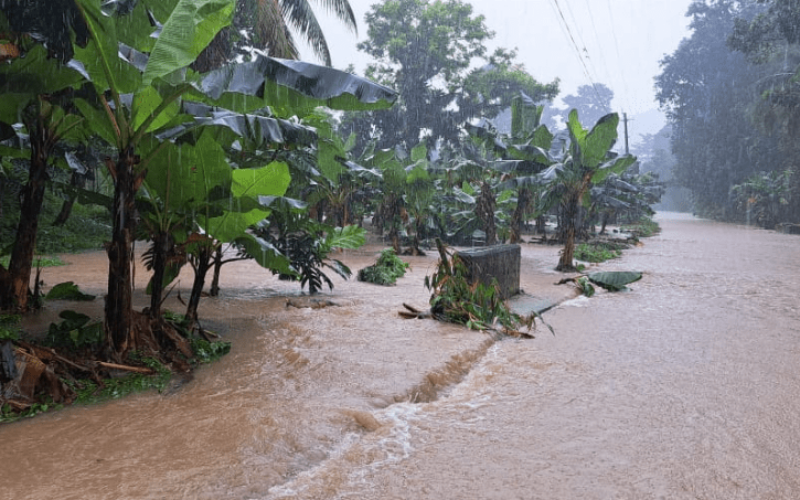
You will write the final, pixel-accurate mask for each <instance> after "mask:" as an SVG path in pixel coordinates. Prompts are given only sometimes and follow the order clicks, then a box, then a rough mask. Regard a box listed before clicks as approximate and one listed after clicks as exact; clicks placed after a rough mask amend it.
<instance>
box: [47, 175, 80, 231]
mask: <svg viewBox="0 0 800 500" xmlns="http://www.w3.org/2000/svg"><path fill="white" fill-rule="evenodd" d="M70 184H71V185H73V186H75V187H78V188H82V187H84V186H85V185H86V176H85V175H83V174H79V173H78V172H72V176H71V177H70ZM75 198H76V196H75V195H70V197H69V198H67V199H66V200H64V203H62V204H61V211H60V212H59V213H58V217H56V220H55V221H53V225H54V226H60V225H62V224H64V223H65V222H67V219H69V215H70V214H71V213H72V207H73V205H75Z"/></svg>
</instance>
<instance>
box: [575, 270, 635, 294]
mask: <svg viewBox="0 0 800 500" xmlns="http://www.w3.org/2000/svg"><path fill="white" fill-rule="evenodd" d="M588 277H589V281H591V282H592V283H594V284H595V285H597V286H600V287H603V288H605V289H606V290H608V291H610V292H618V291H620V290H624V289H625V286H626V285H629V284H631V283H633V282H635V281H639V280H640V279H642V273H638V272H634V271H605V272H599V273H592V274H590V275H589V276H588Z"/></svg>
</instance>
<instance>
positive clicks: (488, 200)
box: [475, 182, 497, 245]
mask: <svg viewBox="0 0 800 500" xmlns="http://www.w3.org/2000/svg"><path fill="white" fill-rule="evenodd" d="M476 201H477V202H476V204H475V215H476V216H477V218H478V220H480V221H481V224H482V226H483V231H484V232H485V233H486V244H487V245H494V244H496V243H497V226H496V225H495V222H494V211H495V207H496V205H497V202H496V200H495V196H494V192H493V191H492V187H491V186H490V185H489V183H488V182H484V183H483V184H482V185H481V193H480V196H478V199H477V200H476Z"/></svg>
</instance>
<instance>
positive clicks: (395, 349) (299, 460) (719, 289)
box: [0, 214, 800, 500]
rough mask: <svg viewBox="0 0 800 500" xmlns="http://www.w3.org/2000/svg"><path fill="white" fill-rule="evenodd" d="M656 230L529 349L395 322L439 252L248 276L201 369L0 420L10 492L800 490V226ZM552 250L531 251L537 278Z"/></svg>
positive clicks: (649, 493)
mask: <svg viewBox="0 0 800 500" xmlns="http://www.w3.org/2000/svg"><path fill="white" fill-rule="evenodd" d="M660 222H661V224H662V227H663V233H662V234H661V235H659V236H656V237H653V238H650V239H648V240H646V241H645V245H644V246H643V247H640V248H636V249H632V250H629V251H627V252H626V254H625V255H624V256H623V258H622V259H619V260H617V261H614V262H613V263H609V264H607V265H605V266H604V269H620V270H622V269H636V270H641V271H643V272H644V273H645V277H644V279H643V280H642V281H640V282H638V283H635V284H634V285H633V286H632V291H631V292H629V293H619V294H608V293H599V294H598V295H596V296H595V297H593V298H591V299H585V298H579V299H573V300H571V301H568V302H566V303H564V304H562V305H561V306H560V307H558V308H557V309H555V310H553V311H551V312H550V313H548V314H547V319H548V322H549V323H550V324H551V325H552V326H553V327H554V328H555V329H556V332H557V334H556V336H555V337H554V336H551V335H550V334H549V333H547V334H545V333H543V331H544V330H542V331H541V332H540V334H539V335H538V337H537V339H536V340H529V341H515V340H506V341H502V342H498V343H494V344H493V343H492V342H491V341H489V340H488V338H487V337H485V336H482V335H481V334H478V333H474V332H465V331H463V330H461V329H459V328H457V327H454V326H450V325H442V324H438V323H435V322H432V321H402V320H399V319H397V318H396V310H397V309H398V306H399V304H400V303H401V302H402V301H407V302H408V301H411V302H413V303H414V304H416V305H420V306H421V305H423V304H424V303H425V293H424V292H425V291H424V289H422V287H421V286H419V283H420V281H421V279H422V276H424V274H425V273H426V272H427V271H428V267H429V266H431V265H432V263H433V261H434V259H433V257H427V258H415V259H414V260H412V262H413V265H414V269H413V272H412V273H411V277H410V278H408V279H404V280H403V281H402V282H401V284H400V285H399V286H398V287H394V288H390V289H378V288H375V287H368V286H366V285H359V284H356V283H347V284H344V283H341V282H337V289H336V290H334V291H335V292H336V293H335V294H334V298H335V299H336V300H340V301H341V302H342V303H343V305H344V307H340V308H335V307H334V308H328V309H322V310H309V309H285V308H284V306H283V302H284V301H283V299H278V298H268V297H269V296H274V295H275V294H276V293H281V292H286V291H288V290H293V288H287V287H285V285H284V284H279V283H278V282H276V281H274V280H272V281H269V286H268V287H267V286H264V285H261V284H259V283H260V282H259V280H258V278H256V277H249V278H248V277H245V278H241V279H240V281H239V282H237V283H239V284H240V285H241V286H242V290H239V291H236V290H233V291H230V290H229V291H228V292H227V293H228V294H229V298H227V299H223V300H219V301H216V302H214V301H208V302H207V303H206V304H202V305H201V307H204V308H206V309H204V310H206V311H208V312H207V314H211V315H212V316H214V317H216V318H220V319H224V322H225V323H227V325H228V330H229V332H228V337H229V338H232V340H233V341H234V349H233V352H232V354H231V355H230V356H229V357H228V358H227V359H224V360H223V361H222V362H220V363H217V364H215V365H213V366H211V367H207V368H204V369H202V370H200V372H199V373H198V374H197V377H196V379H195V380H194V381H193V382H191V383H188V384H187V385H185V386H184V387H182V388H179V389H177V390H176V391H175V392H174V393H172V394H168V395H157V394H142V395H138V396H135V397H133V398H129V399H127V400H125V401H121V402H114V403H110V404H106V405H103V406H99V407H92V408H75V409H70V410H68V411H65V412H61V413H60V414H54V415H46V416H44V417H42V418H37V419H34V420H32V421H28V422H25V423H21V424H14V425H9V426H4V427H0V442H2V444H3V446H2V451H0V471H2V476H3V487H2V488H0V498H9V499H11V498H13V499H19V498H75V499H78V498H169V499H171V498H237V499H239V498H248V499H249V498H254V499H255V498H270V499H278V498H304V499H305V498H318V499H328V498H348V499H350V498H352V499H356V498H357V499H362V498H363V499H467V498H481V499H516V498H520V499H540V498H541V499H553V498H561V499H571V498H581V499H650V498H664V499H676V498H677V499H683V498H686V499H696V498H700V499H711V498H715V499H737V498H740V499H748V500H749V499H795V498H800V474H798V471H800V430H798V429H800V428H798V426H797V419H798V416H800V380H799V379H800V301H798V292H797V291H798V290H800V238H798V237H796V236H788V235H781V234H775V233H771V232H767V231H761V230H756V229H750V228H745V227H737V226H730V225H722V224H715V223H711V222H707V221H700V220H696V219H692V218H691V217H688V216H679V215H672V214H668V215H664V216H662V217H661V219H660ZM536 252H544V253H543V254H542V253H536ZM555 255H556V254H555V250H554V249H544V250H534V249H529V248H525V249H524V254H523V257H524V258H523V266H524V269H526V270H534V271H536V273H533V272H527V271H526V275H525V276H524V277H523V288H525V289H526V291H527V292H529V293H533V294H536V290H535V287H536V285H537V283H552V282H553V281H555V280H556V279H557V278H558V276H557V275H555V274H545V275H542V274H541V272H546V269H547V268H548V267H552V265H553V264H555V262H556V260H555ZM372 258H373V257H372V254H370V255H369V256H366V255H364V256H350V260H349V261H348V262H357V264H356V265H354V266H353V267H354V268H358V267H360V266H361V265H364V264H366V263H368V261H370V260H371V259H372ZM537 273H538V274H537ZM248 279H249V280H250V281H248ZM537 280H538V281H537ZM76 281H80V280H79V279H76ZM54 282H55V281H54ZM340 283H341V286H340V285H339V284H340ZM282 286H283V287H285V288H280V287H282ZM245 289H247V290H248V291H247V293H246V294H245V291H244V290H245ZM378 294H381V295H380V296H378ZM245 295H246V297H245ZM234 297H239V298H234ZM243 297H244V298H243ZM225 318H239V319H225ZM470 367H471V370H470V371H469V373H467V374H466V376H465V377H463V380H462V379H461V376H462V375H463V374H464V373H465V371H466V370H468V369H469V368H470ZM426 374H427V375H426ZM454 381H455V382H458V383H457V384H456V385H454V386H448V384H450V383H452V382H454ZM448 387H449V388H448ZM442 388H445V390H444V391H442V390H441V389H442ZM409 400H411V401H417V402H409ZM395 401H399V402H397V403H396V402H395Z"/></svg>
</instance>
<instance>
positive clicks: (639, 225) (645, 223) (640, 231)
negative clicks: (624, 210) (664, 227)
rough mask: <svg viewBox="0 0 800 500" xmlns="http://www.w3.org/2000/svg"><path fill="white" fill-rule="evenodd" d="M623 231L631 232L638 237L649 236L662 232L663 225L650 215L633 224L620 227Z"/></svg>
mask: <svg viewBox="0 0 800 500" xmlns="http://www.w3.org/2000/svg"><path fill="white" fill-rule="evenodd" d="M620 231H622V232H623V233H631V234H632V235H634V236H636V237H638V238H647V237H649V236H653V235H654V234H657V233H660V232H661V226H659V225H658V222H656V221H654V220H653V219H651V218H650V217H642V218H641V219H639V220H638V221H636V222H634V223H632V224H625V225H624V226H622V227H620Z"/></svg>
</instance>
